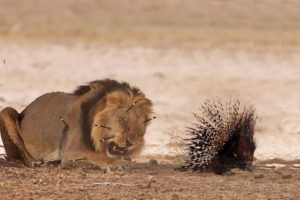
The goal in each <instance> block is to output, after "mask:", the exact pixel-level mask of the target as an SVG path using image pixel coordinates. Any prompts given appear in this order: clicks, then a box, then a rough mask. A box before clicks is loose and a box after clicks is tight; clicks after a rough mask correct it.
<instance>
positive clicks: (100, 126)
mask: <svg viewBox="0 0 300 200" xmlns="http://www.w3.org/2000/svg"><path fill="white" fill-rule="evenodd" d="M95 126H96V127H99V128H105V129H108V130H111V128H110V127H108V126H103V125H99V124H95Z"/></svg>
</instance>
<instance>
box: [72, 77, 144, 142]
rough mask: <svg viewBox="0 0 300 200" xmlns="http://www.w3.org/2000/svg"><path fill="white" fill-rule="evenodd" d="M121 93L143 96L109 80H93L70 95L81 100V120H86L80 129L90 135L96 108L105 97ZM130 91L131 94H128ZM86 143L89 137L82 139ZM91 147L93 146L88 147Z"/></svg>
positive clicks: (135, 90) (137, 91) (132, 89)
mask: <svg viewBox="0 0 300 200" xmlns="http://www.w3.org/2000/svg"><path fill="white" fill-rule="evenodd" d="M118 90H119V91H120V90H121V91H123V92H125V93H128V95H130V93H133V94H134V95H143V96H144V94H143V92H142V91H141V90H139V89H138V88H136V87H131V86H130V85H129V84H128V83H126V82H118V81H115V80H111V79H104V80H95V81H91V82H90V83H88V84H86V85H81V86H79V87H77V88H76V89H75V90H74V92H73V93H72V94H74V95H76V96H78V97H79V98H81V104H80V110H81V115H82V118H84V119H88V120H85V121H82V124H81V127H82V130H84V132H85V133H90V131H91V130H90V129H91V123H92V120H93V117H94V115H95V114H96V113H95V112H96V111H97V108H98V107H99V106H100V107H101V106H102V105H101V104H102V103H103V100H104V99H105V96H106V95H107V94H109V93H111V92H114V91H118ZM130 91H131V92H130ZM84 140H85V142H86V143H89V144H91V143H92V141H91V139H90V136H86V137H85V138H84ZM89 146H93V145H89Z"/></svg>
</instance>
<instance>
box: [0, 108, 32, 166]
mask: <svg viewBox="0 0 300 200" xmlns="http://www.w3.org/2000/svg"><path fill="white" fill-rule="evenodd" d="M19 118H20V116H19V114H18V112H17V111H16V110H15V109H13V108H11V107H6V108H4V109H3V110H2V111H1V112H0V131H1V137H2V141H3V144H4V148H5V151H6V154H7V159H8V160H22V162H23V163H24V164H25V165H26V166H32V164H33V162H34V159H33V158H32V156H31V155H30V153H29V152H28V151H27V149H26V147H25V144H24V141H23V139H22V137H21V135H20V133H19V130H20V121H19Z"/></svg>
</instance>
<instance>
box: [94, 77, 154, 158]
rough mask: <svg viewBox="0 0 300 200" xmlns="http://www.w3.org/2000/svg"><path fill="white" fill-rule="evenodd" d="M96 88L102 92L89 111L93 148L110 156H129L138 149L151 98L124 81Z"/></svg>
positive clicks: (148, 115)
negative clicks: (90, 112)
mask: <svg viewBox="0 0 300 200" xmlns="http://www.w3.org/2000/svg"><path fill="white" fill-rule="evenodd" d="M101 84H103V83H102V82H101ZM113 84H116V83H115V82H113ZM95 85H97V83H95V82H94V83H93V84H92V86H93V87H94V88H95ZM99 85H100V83H98V85H97V86H98V88H99ZM104 85H111V83H110V84H104ZM100 88H101V87H100ZM100 90H101V91H102V93H103V90H106V92H104V95H103V96H102V98H101V101H98V103H97V105H96V106H94V107H93V112H92V114H90V116H91V117H92V119H91V120H90V121H91V122H90V126H91V128H90V132H91V135H90V136H91V140H92V143H93V145H94V149H95V150H96V151H97V152H99V153H104V152H105V153H106V154H107V155H108V156H110V157H131V156H133V155H135V154H137V153H139V152H140V150H141V149H142V148H143V146H144V135H145V132H146V128H147V126H148V125H149V124H150V121H151V119H152V103H151V101H150V100H149V99H147V98H146V97H145V95H144V94H143V93H142V92H141V91H140V90H139V89H137V88H132V87H130V86H129V85H128V84H126V83H121V84H116V85H115V86H114V87H109V89H107V87H106V86H104V89H100ZM100 90H99V91H100ZM95 91H96V90H95Z"/></svg>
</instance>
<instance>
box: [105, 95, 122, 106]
mask: <svg viewBox="0 0 300 200" xmlns="http://www.w3.org/2000/svg"><path fill="white" fill-rule="evenodd" d="M125 97H126V96H125V94H124V93H122V92H113V93H110V94H108V95H107V96H106V106H107V107H111V108H121V107H122V106H124V104H125V103H126V98H125Z"/></svg>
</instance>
